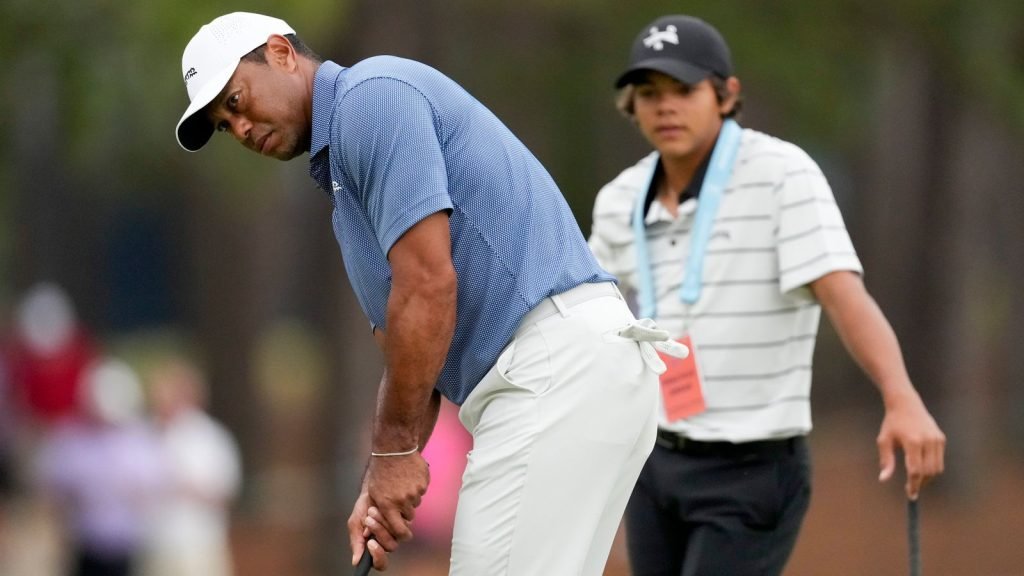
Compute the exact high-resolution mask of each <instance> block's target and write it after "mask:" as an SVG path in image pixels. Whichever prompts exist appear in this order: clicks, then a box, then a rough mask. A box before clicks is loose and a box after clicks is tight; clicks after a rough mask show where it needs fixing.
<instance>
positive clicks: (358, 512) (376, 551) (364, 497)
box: [348, 488, 398, 572]
mask: <svg viewBox="0 0 1024 576" xmlns="http://www.w3.org/2000/svg"><path fill="white" fill-rule="evenodd" d="M374 514H379V511H378V510H377V509H376V508H375V507H373V503H372V502H371V501H370V495H369V494H367V492H366V490H365V488H364V489H363V492H362V493H361V494H360V495H359V498H357V499H356V503H355V506H353V507H352V514H351V515H349V517H348V540H349V545H350V546H351V547H352V565H353V566H355V565H357V564H358V563H359V560H360V558H362V557H363V551H364V550H369V551H370V556H371V557H372V558H373V566H374V568H376V569H377V570H379V571H382V572H383V571H384V570H387V567H388V553H389V552H391V551H393V550H394V549H395V548H397V547H398V543H397V542H396V541H395V540H394V539H393V538H385V539H384V542H387V543H389V545H390V546H391V548H390V549H389V548H385V547H384V544H382V543H381V540H376V538H378V536H376V535H374V533H373V531H372V530H371V529H370V527H369V526H368V524H370V523H369V522H368V521H367V520H368V519H369V518H370V517H371V515H374ZM371 536H373V538H374V540H371V539H370V537H371Z"/></svg>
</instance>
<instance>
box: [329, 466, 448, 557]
mask: <svg viewBox="0 0 1024 576" xmlns="http://www.w3.org/2000/svg"><path fill="white" fill-rule="evenodd" d="M429 483H430V470H429V467H428V466H427V461H426V460H424V459H423V457H422V456H420V453H419V452H415V453H413V454H409V455H406V456H384V457H371V458H370V466H369V467H368V468H367V470H366V477H365V479H364V481H363V493H362V494H360V495H359V498H358V499H357V500H356V504H355V506H354V507H353V510H352V515H351V516H349V519H348V532H349V541H350V542H351V545H352V564H353V565H355V564H356V563H358V562H359V558H360V557H361V556H362V553H363V549H364V548H366V549H369V551H370V555H371V556H372V557H373V566H374V568H376V569H377V570H380V571H383V570H386V569H387V565H388V557H387V555H388V553H390V552H394V551H395V550H397V549H398V544H399V543H400V542H404V541H406V540H409V539H411V538H412V520H413V518H414V517H415V514H416V512H415V509H416V507H417V506H419V505H420V502H421V501H422V498H423V495H424V494H425V493H426V491H427V485H428V484H429ZM371 537H372V540H369V539H370V538H371Z"/></svg>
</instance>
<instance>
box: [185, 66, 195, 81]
mask: <svg viewBox="0 0 1024 576" xmlns="http://www.w3.org/2000/svg"><path fill="white" fill-rule="evenodd" d="M196 74H198V72H196V69H195V68H189V69H188V72H185V84H188V81H189V79H190V78H192V77H193V76H195V75H196Z"/></svg>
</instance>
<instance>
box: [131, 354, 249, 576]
mask: <svg viewBox="0 0 1024 576" xmlns="http://www.w3.org/2000/svg"><path fill="white" fill-rule="evenodd" d="M150 391H151V400H152V409H153V414H154V417H155V419H156V423H157V429H158V432H159V436H160V442H161V445H162V448H163V455H164V458H165V461H166V462H167V464H168V466H169V471H168V478H169V481H168V484H167V485H166V486H165V489H166V492H165V493H164V495H163V497H162V498H161V499H160V502H159V505H158V506H157V507H156V509H155V510H154V515H153V517H152V520H153V523H152V525H151V533H150V538H149V542H148V544H147V547H146V548H147V553H146V561H145V570H144V572H143V573H144V574H145V575H146V576H227V575H229V574H231V571H232V570H231V554H230V549H229V545H228V507H229V505H230V503H231V500H232V499H233V498H234V496H235V495H236V493H237V490H238V485H239V476H240V473H239V453H238V448H237V446H236V444H235V441H234V439H233V438H232V436H231V434H230V433H229V432H228V431H227V429H225V428H224V427H223V426H222V425H221V424H219V423H218V422H216V421H215V420H213V419H212V418H211V417H210V416H209V415H207V414H206V413H205V412H204V411H203V407H204V405H205V401H206V387H205V384H204V381H203V378H202V376H201V375H200V373H199V371H198V370H197V369H196V368H195V367H194V366H193V365H191V364H189V363H187V362H185V361H183V360H177V359H176V360H171V361H168V362H165V363H163V364H161V365H160V366H159V367H158V368H157V369H156V370H155V371H154V373H153V375H152V379H151V389H150Z"/></svg>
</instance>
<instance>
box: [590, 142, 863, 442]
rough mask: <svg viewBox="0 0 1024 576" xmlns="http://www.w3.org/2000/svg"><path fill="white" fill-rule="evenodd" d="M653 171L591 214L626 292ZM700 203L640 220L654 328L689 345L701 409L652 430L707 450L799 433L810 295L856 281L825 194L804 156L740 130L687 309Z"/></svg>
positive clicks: (613, 188) (604, 194)
mask: <svg viewBox="0 0 1024 576" xmlns="http://www.w3.org/2000/svg"><path fill="white" fill-rule="evenodd" d="M657 160H658V155H657V153H656V152H655V153H652V154H651V155H649V156H647V157H646V158H644V159H642V160H641V161H640V162H638V163H637V164H636V165H635V166H632V167H630V168H628V169H626V170H624V171H623V172H622V173H621V174H620V175H619V176H618V177H617V178H615V179H614V180H613V181H612V182H610V183H609V184H607V185H606V186H605V187H604V188H602V189H601V191H600V192H599V193H598V195H597V199H596V202H595V205H594V225H593V230H592V234H591V236H590V239H589V243H590V247H591V249H592V250H593V252H594V254H595V255H596V256H597V258H598V261H599V262H600V263H601V264H602V266H604V268H605V269H607V270H608V271H609V272H611V273H613V274H615V275H616V276H617V277H618V279H619V282H620V286H621V287H622V288H623V290H624V291H627V292H634V293H635V292H636V291H637V288H638V286H637V282H638V274H637V268H636V261H637V260H636V250H637V247H636V244H635V243H634V242H633V229H632V222H631V217H632V212H633V210H634V205H635V203H636V202H637V201H638V197H639V196H646V195H647V193H648V181H647V180H648V178H649V175H650V173H651V168H652V166H653V163H654V162H657ZM698 177H699V176H698ZM697 188H698V189H699V185H698V186H697ZM697 202H699V198H698V199H694V198H689V199H687V200H685V201H684V202H683V203H682V204H681V205H680V206H679V215H678V217H676V218H673V217H672V215H671V214H670V213H669V212H668V210H667V209H666V208H665V207H664V206H663V205H662V204H661V203H660V202H653V203H652V204H651V205H650V208H649V209H648V210H647V212H646V216H645V224H646V234H647V248H648V251H649V261H650V265H651V268H652V274H651V276H650V277H652V278H653V280H654V284H655V286H654V294H655V301H656V306H657V313H656V318H655V320H657V322H658V324H659V325H660V326H661V327H662V328H665V329H666V330H669V331H670V332H671V333H672V334H673V335H675V336H676V337H681V336H682V335H684V334H687V333H688V334H689V335H690V336H691V338H692V340H693V343H694V345H695V348H696V354H697V361H698V363H699V369H700V371H701V373H702V377H703V384H704V397H705V401H706V404H707V410H706V411H705V412H703V413H701V414H698V415H695V416H692V417H689V418H686V419H682V420H679V421H676V422H669V421H667V419H666V417H665V412H664V409H662V411H661V422H660V426H661V427H662V428H663V429H667V430H672V431H676V432H679V433H681V434H683V435H685V436H687V437H689V438H693V439H696V440H706V441H715V440H724V441H730V442H746V441H752V440H760V439H768V438H784V437H789V436H794V435H801V434H806V433H807V432H809V431H810V429H811V406H810V388H811V359H812V356H813V354H814V344H815V338H816V336H817V331H818V322H819V318H820V316H821V308H820V306H819V305H818V303H817V301H816V300H815V299H814V297H813V294H812V293H811V291H810V289H809V288H808V286H807V285H808V284H809V283H810V282H813V281H814V280H816V279H818V278H821V277H822V276H824V275H826V274H828V273H830V272H833V271H838V270H851V271H854V272H857V273H861V272H862V268H861V264H860V261H859V259H858V258H857V254H856V252H855V251H854V248H853V244H852V242H851V241H850V237H849V234H848V233H847V231H846V227H845V225H844V223H843V218H842V215H841V214H840V212H839V208H838V206H837V205H836V201H835V198H834V197H833V195H832V190H831V188H830V187H829V185H828V182H827V181H826V179H825V176H824V175H823V174H822V172H821V170H820V169H819V168H818V166H817V164H816V163H815V162H814V161H813V160H812V159H811V158H810V157H809V156H808V155H807V154H806V153H805V152H804V151H803V150H801V149H800V148H798V147H796V146H795V145H793V144H790V143H788V142H784V141H782V140H779V139H777V138H773V137H771V136H768V135H766V134H762V133H760V132H756V131H753V130H749V129H744V130H743V133H742V139H741V142H740V148H739V150H738V152H737V156H736V161H735V164H734V166H733V171H732V174H731V176H730V179H729V181H728V184H727V186H726V188H725V190H724V193H723V196H722V199H721V204H720V206H719V210H718V214H717V216H716V219H715V221H714V225H713V226H712V232H711V235H710V240H709V242H708V247H707V252H706V256H705V261H704V277H703V279H704V282H703V291H702V293H701V297H700V299H699V300H697V302H695V303H694V304H692V305H687V304H685V303H684V302H682V301H681V300H680V298H679V289H680V285H681V283H682V280H683V273H684V270H685V267H686V261H687V257H688V255H689V246H690V230H691V228H692V226H693V223H694V215H695V212H696V207H697Z"/></svg>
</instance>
